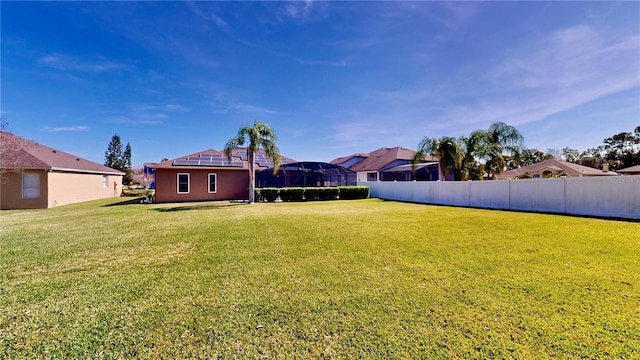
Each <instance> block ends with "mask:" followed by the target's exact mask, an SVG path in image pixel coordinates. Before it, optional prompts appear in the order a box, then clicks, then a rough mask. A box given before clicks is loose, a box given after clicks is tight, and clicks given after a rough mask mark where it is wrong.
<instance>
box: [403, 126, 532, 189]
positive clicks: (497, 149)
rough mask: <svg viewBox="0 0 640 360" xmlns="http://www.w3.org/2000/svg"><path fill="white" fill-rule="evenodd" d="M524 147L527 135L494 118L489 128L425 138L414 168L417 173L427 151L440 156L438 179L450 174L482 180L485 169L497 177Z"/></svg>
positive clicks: (493, 176)
mask: <svg viewBox="0 0 640 360" xmlns="http://www.w3.org/2000/svg"><path fill="white" fill-rule="evenodd" d="M524 149H525V147H524V137H523V136H522V134H521V133H520V132H519V131H518V129H516V128H515V127H513V126H511V125H507V124H505V123H503V122H495V123H493V124H491V126H489V128H488V129H487V130H476V131H473V132H472V133H471V134H470V135H469V136H462V137H460V138H457V139H456V138H454V137H450V136H443V137H441V138H439V139H436V138H430V137H424V138H422V140H420V143H419V144H418V151H417V152H416V154H415V156H414V158H413V161H412V168H413V171H414V173H415V171H416V167H417V165H418V164H419V163H420V162H423V161H424V158H425V156H426V155H431V156H434V157H435V158H437V160H438V179H439V180H445V179H446V177H447V176H448V175H449V176H453V180H482V179H483V178H484V174H485V173H486V174H487V175H488V176H489V178H491V179H494V178H495V175H496V174H499V173H500V172H502V170H503V169H505V168H506V167H507V161H508V160H512V159H514V157H513V155H515V154H519V153H522V152H523V150H524ZM509 155H511V157H509Z"/></svg>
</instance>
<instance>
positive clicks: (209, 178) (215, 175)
mask: <svg viewBox="0 0 640 360" xmlns="http://www.w3.org/2000/svg"><path fill="white" fill-rule="evenodd" d="M211 175H213V177H214V178H215V182H214V183H213V184H214V189H213V191H211ZM207 192H208V193H209V194H215V193H216V192H218V175H217V174H216V173H209V174H208V175H207Z"/></svg>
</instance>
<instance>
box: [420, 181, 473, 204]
mask: <svg viewBox="0 0 640 360" xmlns="http://www.w3.org/2000/svg"><path fill="white" fill-rule="evenodd" d="M432 185H433V187H432V190H431V193H430V194H429V195H430V199H431V203H433V204H440V205H454V206H469V182H467V181H449V182H446V181H438V182H434V183H432Z"/></svg>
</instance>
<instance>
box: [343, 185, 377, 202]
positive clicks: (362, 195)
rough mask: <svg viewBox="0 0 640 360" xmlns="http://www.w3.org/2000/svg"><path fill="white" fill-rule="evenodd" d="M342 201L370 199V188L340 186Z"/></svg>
mask: <svg viewBox="0 0 640 360" xmlns="http://www.w3.org/2000/svg"><path fill="white" fill-rule="evenodd" d="M338 189H339V190H340V200H353V199H367V198H368V197H369V187H368V186H339V187H338Z"/></svg>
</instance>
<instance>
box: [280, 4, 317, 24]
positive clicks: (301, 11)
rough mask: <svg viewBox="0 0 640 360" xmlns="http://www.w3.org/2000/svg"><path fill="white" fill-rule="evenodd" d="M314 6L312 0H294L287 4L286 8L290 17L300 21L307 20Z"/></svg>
mask: <svg viewBox="0 0 640 360" xmlns="http://www.w3.org/2000/svg"><path fill="white" fill-rule="evenodd" d="M312 6H313V1H312V0H305V1H294V2H292V3H290V4H288V5H287V6H285V8H284V10H285V13H286V15H287V16H288V17H290V18H292V19H294V20H298V21H305V20H306V19H307V17H308V16H309V12H310V11H311V7H312Z"/></svg>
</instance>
